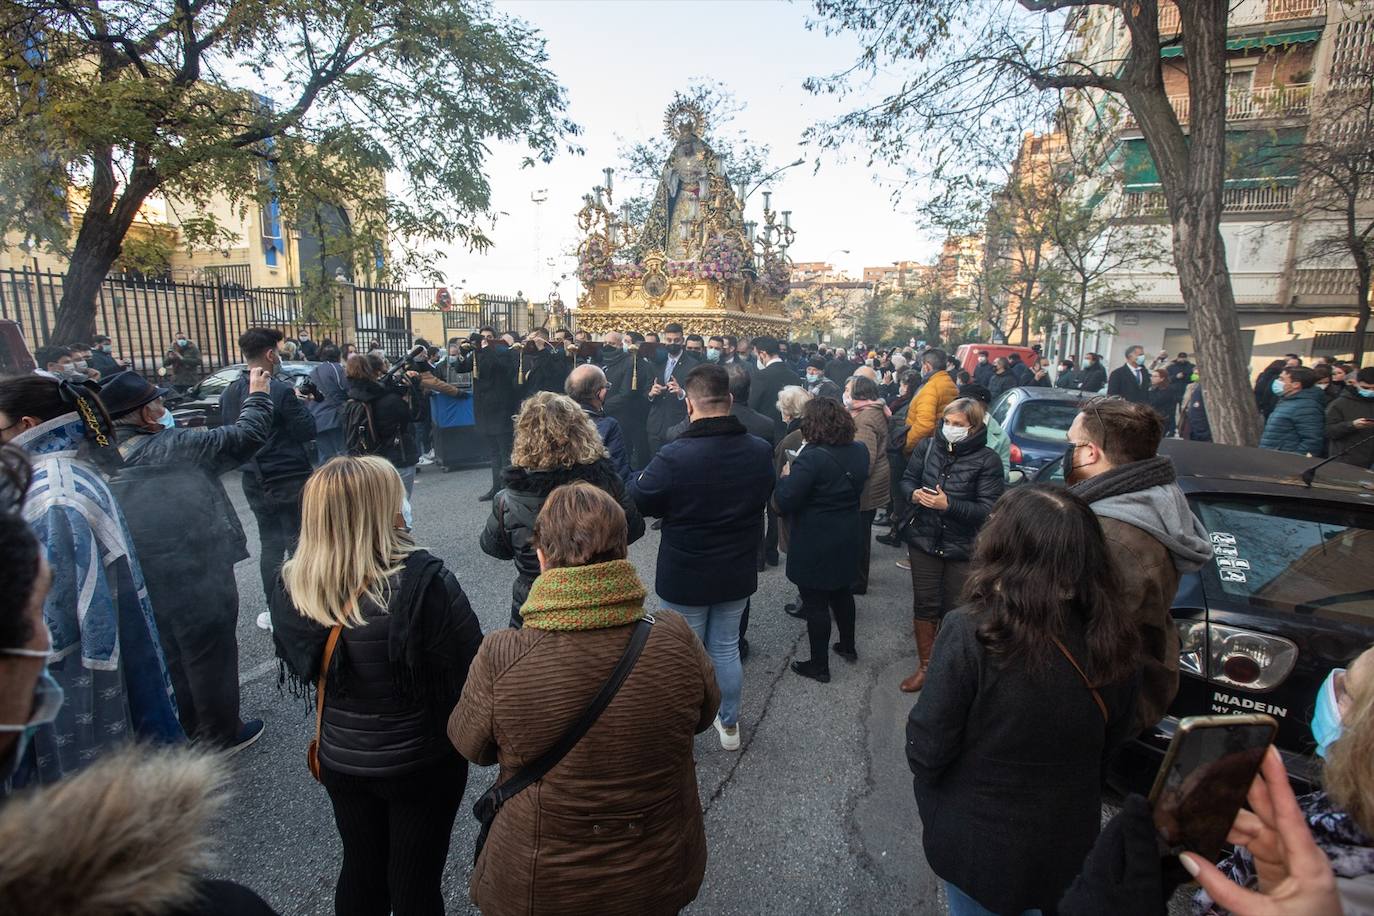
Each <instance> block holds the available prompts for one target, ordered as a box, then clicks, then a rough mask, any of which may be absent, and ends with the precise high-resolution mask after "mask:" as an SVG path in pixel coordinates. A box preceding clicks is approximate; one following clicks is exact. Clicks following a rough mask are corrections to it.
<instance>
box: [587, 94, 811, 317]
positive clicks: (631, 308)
mask: <svg viewBox="0 0 1374 916" xmlns="http://www.w3.org/2000/svg"><path fill="white" fill-rule="evenodd" d="M705 121H706V119H705V115H704V113H703V112H702V110H701V108H700V107H699V106H698V105H696V104H695V103H693V102H689V101H685V100H682V99H679V100H677V101H675V102H674V103H673V104H672V105H671V106H669V108H668V111H667V113H666V114H665V116H664V119H663V124H664V129H665V131H666V132H667V134H668V136H669V137H670V138H672V140H673V141H674V146H673V150H672V152H671V153H670V154H669V156H668V161H667V163H666V164H665V165H664V167H663V177H662V178H661V179H660V180H659V183H658V190H657V192H656V193H655V194H654V199H653V203H652V205H651V206H650V208H649V213H648V216H647V217H646V218H645V220H644V223H643V224H642V225H639V226H635V225H632V224H631V215H630V207H629V205H628V204H624V205H622V207H621V209H620V212H619V213H618V214H617V212H616V210H615V200H614V197H613V192H612V188H611V176H612V170H611V169H606V170H605V175H606V183H605V184H604V185H600V186H597V187H596V188H594V189H593V192H592V193H591V194H587V195H586V196H585V197H584V198H583V201H584V206H583V207H582V209H581V211H579V212H578V214H577V220H578V225H579V227H580V228H581V230H582V233H583V235H584V236H585V237H584V238H583V240H582V241H581V243H580V244H579V245H578V248H577V258H578V271H577V275H578V279H580V280H581V281H582V289H583V293H582V296H581V297H580V298H579V300H578V311H577V323H578V327H579V328H580V329H582V330H585V331H589V332H592V333H598V334H601V333H605V332H607V331H623V330H638V331H649V330H661V329H662V327H663V326H664V325H665V324H667V323H669V322H677V323H679V324H681V325H682V327H683V329H684V330H685V332H686V333H688V334H702V335H707V336H709V335H711V334H734V335H737V336H740V337H756V336H758V335H761V334H772V335H775V336H784V337H785V336H786V334H785V329H786V327H787V319H786V318H785V317H783V312H782V301H783V299H784V297H786V296H787V292H788V289H789V287H790V283H791V270H790V267H789V264H790V262H789V260H788V257H787V249H788V247H790V246H791V244H792V241H793V239H794V237H795V235H796V233H795V232H794V231H793V230H792V213H791V211H790V210H785V211H783V212H782V213H781V214H780V215H781V219H780V220H779V214H778V213H775V212H774V211H773V210H772V208H771V207H770V204H771V194H770V193H769V192H767V191H765V192H763V218H764V223H763V226H762V227H760V226H759V225H758V223H756V222H745V221H744V201H745V199H746V198H747V197H748V194H749V189H748V188H747V187H745V185H744V183H743V182H741V183H740V185H739V186H738V187H735V186H732V185H731V183H730V178H729V176H728V175H726V174H725V169H724V167H723V166H722V165H721V163H720V161H719V160H718V159H717V158H716V154H715V152H714V151H713V150H712V149H711V147H710V145H709V144H708V143H707V142H706V141H705V140H704V139H703V138H702V135H703V134H704V133H705V128H706V123H705Z"/></svg>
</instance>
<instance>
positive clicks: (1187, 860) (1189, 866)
mask: <svg viewBox="0 0 1374 916" xmlns="http://www.w3.org/2000/svg"><path fill="white" fill-rule="evenodd" d="M1178 860H1179V861H1180V862H1182V863H1183V870H1184V871H1186V872H1187V873H1188V874H1190V875H1192V876H1193V877H1194V878H1196V877H1197V873H1198V871H1200V869H1199V868H1198V867H1197V863H1196V862H1194V861H1193V857H1192V856H1190V855H1188V853H1186V852H1185V853H1180V854H1179V857H1178Z"/></svg>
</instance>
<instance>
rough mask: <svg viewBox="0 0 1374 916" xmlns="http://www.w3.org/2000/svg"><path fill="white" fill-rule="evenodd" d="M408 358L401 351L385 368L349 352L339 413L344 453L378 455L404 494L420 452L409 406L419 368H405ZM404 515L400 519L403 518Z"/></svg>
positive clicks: (416, 395) (411, 484)
mask: <svg viewBox="0 0 1374 916" xmlns="http://www.w3.org/2000/svg"><path fill="white" fill-rule="evenodd" d="M413 352H414V351H412V353H413ZM413 364H414V357H413V356H412V355H410V354H407V356H405V357H403V358H402V359H401V360H399V361H398V362H397V363H396V365H394V366H392V367H391V368H390V369H388V368H387V367H386V363H385V362H384V361H383V360H382V359H380V358H379V357H377V356H374V355H372V354H371V353H368V354H367V355H362V354H356V353H355V354H354V355H352V356H350V357H349V358H348V364H347V366H345V368H344V372H345V374H346V375H347V376H348V401H347V402H346V403H345V404H344V413H343V416H344V445H345V447H346V449H347V451H348V454H350V455H354V456H357V455H378V456H380V457H382V458H385V459H386V460H387V461H390V462H391V463H392V464H393V465H394V466H395V467H396V471H397V472H398V473H399V474H400V475H401V482H402V483H403V484H405V490H406V499H407V500H409V498H410V494H411V491H412V490H413V489H414V488H415V464H416V462H417V461H418V460H419V458H420V449H419V446H418V445H417V444H416V442H415V431H414V428H413V427H414V422H415V415H414V409H413V406H412V405H414V404H415V403H416V402H417V401H418V399H419V394H420V373H419V371H417V370H416V369H413V368H408V367H409V366H412V365H413ZM409 521H410V520H409V519H406V522H407V524H409Z"/></svg>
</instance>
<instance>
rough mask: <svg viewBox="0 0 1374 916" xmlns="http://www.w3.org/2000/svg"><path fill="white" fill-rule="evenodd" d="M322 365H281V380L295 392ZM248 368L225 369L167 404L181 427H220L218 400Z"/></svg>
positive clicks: (201, 381)
mask: <svg viewBox="0 0 1374 916" xmlns="http://www.w3.org/2000/svg"><path fill="white" fill-rule="evenodd" d="M318 365H319V363H312V362H306V361H304V360H300V361H293V362H286V363H282V364H281V369H280V370H279V371H278V373H277V377H278V378H282V377H285V379H286V380H288V381H290V382H291V384H292V385H294V386H295V387H296V388H300V387H301V384H302V383H303V382H305V381H307V380H309V378H310V371H311V370H312V369H314V368H315V367H316V366H318ZM247 368H248V367H247V366H246V365H244V364H243V363H235V364H234V365H232V366H225V367H224V368H223V369H220V370H219V371H217V372H214V373H212V374H210V375H207V376H206V377H205V378H203V379H201V380H200V382H199V384H197V385H195V386H194V387H192V388H191V390H189V391H187V392H186V394H185V396H184V397H181V398H177V399H175V400H172V401H170V402H169V403H168V407H169V408H170V409H171V411H172V416H173V417H175V418H176V421H177V425H178V426H219V425H220V424H221V423H222V422H223V421H222V420H221V419H220V414H219V399H220V396H221V395H222V394H224V389H226V388H228V387H229V383H230V382H232V381H233V380H234V379H236V378H238V377H239V376H240V375H242V374H243V371H244V370H245V369H247Z"/></svg>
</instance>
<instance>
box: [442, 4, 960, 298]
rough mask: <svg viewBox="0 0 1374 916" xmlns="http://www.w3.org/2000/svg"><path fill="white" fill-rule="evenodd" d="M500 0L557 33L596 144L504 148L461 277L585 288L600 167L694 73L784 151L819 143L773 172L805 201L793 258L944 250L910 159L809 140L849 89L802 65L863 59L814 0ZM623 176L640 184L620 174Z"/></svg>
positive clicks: (514, 286)
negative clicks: (923, 221) (830, 92)
mask: <svg viewBox="0 0 1374 916" xmlns="http://www.w3.org/2000/svg"><path fill="white" fill-rule="evenodd" d="M496 8H497V9H498V10H499V11H500V12H503V13H506V14H509V15H512V16H516V17H518V18H520V19H523V20H525V21H526V22H529V23H531V24H532V25H534V26H536V27H537V28H539V29H540V31H541V32H543V34H544V36H545V37H546V38H547V40H548V53H549V67H550V69H551V70H552V71H553V73H554V74H555V75H556V76H557V78H558V79H559V81H560V82H561V83H562V84H563V85H564V86H565V87H566V89H567V93H568V98H569V102H570V109H569V112H568V114H569V116H570V117H571V118H572V120H574V121H575V122H577V123H578V124H579V125H581V127H582V128H583V131H584V133H583V135H582V136H581V137H580V138H578V142H579V143H580V144H581V145H582V146H583V147H585V149H586V155H585V156H575V155H570V154H567V153H563V154H560V155H559V157H558V158H557V159H556V160H555V161H554V162H553V163H551V164H549V165H542V164H541V165H537V166H535V167H533V168H527V169H522V168H520V167H519V157H520V153H519V152H518V151H517V150H516V149H515V148H513V147H502V146H496V147H494V148H493V153H492V156H491V159H490V160H489V174H490V177H491V185H492V209H493V211H494V212H495V213H496V223H495V226H494V227H493V228H492V230H491V231H490V232H489V235H490V237H491V238H492V239H493V241H494V244H493V245H492V247H491V248H490V249H489V250H488V251H487V252H485V253H483V254H474V253H470V252H468V251H466V250H463V249H459V248H455V249H451V250H449V251H447V252H446V253H445V256H444V257H442V258H441V260H440V265H441V268H442V269H443V271H444V274H445V277H446V281H447V283H448V285H449V286H450V287H451V288H452V289H453V290H455V291H462V292H467V293H494V294H503V295H512V294H514V293H515V292H516V291H519V292H522V293H523V294H524V295H525V297H526V298H528V299H531V300H534V301H540V300H543V299H544V298H545V297H546V296H547V295H548V293H549V291H550V290H551V289H552V288H553V287H554V284H555V283H557V284H558V286H557V289H558V293H559V295H560V296H561V298H562V299H563V301H564V302H567V303H569V304H572V303H574V302H575V301H576V298H577V293H578V291H579V289H578V285H577V280H576V276H575V273H576V259H575V257H574V256H573V255H572V251H573V250H574V249H575V247H576V244H577V241H578V230H577V225H576V219H575V214H576V212H577V210H578V209H579V208H580V207H581V204H582V195H583V194H585V193H587V192H588V191H590V190H591V188H592V187H593V186H594V185H596V184H599V183H601V181H602V177H603V176H602V173H601V170H602V169H603V168H604V167H606V166H612V167H615V166H617V165H618V162H617V158H616V152H617V150H618V149H619V148H620V147H621V146H622V145H623V144H626V143H628V142H632V141H635V140H638V139H641V138H644V139H647V138H649V137H651V136H656V135H658V134H660V133H661V131H662V130H663V112H664V109H665V108H667V106H668V105H669V103H670V102H672V100H673V94H674V92H676V91H685V90H686V89H687V88H688V84H689V83H690V82H691V81H692V80H693V79H694V78H696V79H699V80H703V81H708V82H719V83H723V84H725V85H726V86H727V87H728V88H729V89H730V90H731V91H732V92H734V93H735V96H736V98H737V100H738V101H739V102H740V103H742V104H743V105H744V110H743V111H742V112H740V113H739V114H738V115H737V116H736V118H735V122H736V123H737V124H738V125H739V126H740V127H741V128H742V129H743V130H744V131H745V132H746V133H747V134H748V135H749V136H750V137H751V138H753V139H755V140H756V141H758V142H761V143H766V144H768V145H769V146H770V147H771V149H772V159H773V161H774V162H777V163H787V162H791V161H794V160H796V159H797V158H798V157H799V156H806V158H807V164H806V165H803V166H799V167H797V168H794V169H790V170H788V171H787V172H785V173H784V174H783V175H782V176H780V177H779V178H778V179H776V180H775V181H774V182H773V184H772V190H773V192H774V193H773V208H774V209H776V210H783V209H788V210H791V211H792V226H793V227H794V228H795V229H796V230H797V237H796V242H795V244H794V245H793V247H792V249H791V251H790V254H791V257H792V259H793V260H794V261H830V262H832V263H834V264H836V265H837V266H838V267H841V268H845V269H847V270H849V271H850V272H851V273H854V274H857V273H858V272H859V270H860V269H861V268H862V267H863V266H866V265H883V264H889V263H891V262H893V261H897V260H906V259H920V260H927V259H929V258H931V257H933V256H934V255H935V254H936V253H937V251H938V247H939V246H938V241H937V240H935V238H934V237H933V236H932V234H931V233H930V232H929V231H928V230H924V229H923V228H922V227H920V226H919V225H918V223H917V221H916V219H915V218H914V217H913V216H912V215H911V213H912V210H913V209H914V202H913V201H911V200H908V201H906V202H904V203H901V204H894V203H893V201H892V199H891V192H892V189H893V187H894V186H895V184H896V183H897V182H898V181H899V180H900V178H901V176H900V174H899V172H898V170H896V169H893V168H891V167H883V166H875V167H873V168H870V167H869V166H868V165H867V164H866V159H867V153H866V151H865V150H863V149H854V150H851V151H850V152H849V153H848V154H847V155H845V156H844V157H840V156H838V155H836V154H833V153H825V154H822V155H821V164H820V168H819V171H814V170H813V165H812V163H813V161H814V160H815V159H816V155H817V154H816V151H815V150H811V149H807V148H803V147H802V146H801V142H802V134H803V132H804V131H805V130H806V128H808V127H810V126H812V125H813V124H815V123H816V122H818V121H819V120H822V119H824V118H825V117H827V116H830V115H833V114H837V113H839V112H841V111H842V110H844V108H843V107H842V106H844V105H845V104H846V103H844V102H842V101H836V100H835V99H833V98H830V97H817V96H813V95H811V94H810V93H808V92H807V91H806V90H805V89H803V88H802V81H803V80H804V79H805V78H806V77H808V76H813V75H826V74H829V73H831V72H834V71H838V70H841V69H844V68H845V67H847V66H849V65H850V64H852V63H853V61H854V59H855V57H856V55H857V51H858V45H857V43H856V42H855V41H854V39H853V37H852V36H850V35H842V36H826V35H824V34H823V33H822V32H821V31H819V30H817V31H808V30H807V29H806V21H807V18H808V17H809V16H811V15H813V7H812V6H811V5H810V4H809V3H787V2H780V0H690V2H676V0H606V2H583V0H518V2H517V0H510V2H498V3H497V4H496ZM871 97H872V96H871V95H870V98H871ZM851 104H852V103H851ZM707 139H708V141H709V139H710V129H709V127H708V131H707ZM617 190H618V191H621V190H627V189H625V188H624V187H623V186H620V185H619V184H618V186H617ZM541 191H542V192H545V194H546V195H547V200H546V201H545V202H544V203H542V204H537V203H534V202H533V201H532V200H531V196H532V195H533V194H535V193H536V192H541ZM760 197H761V195H758V194H755V195H754V196H753V197H752V198H751V199H750V201H749V208H750V212H749V213H748V214H747V218H749V219H757V220H759V221H760V222H762V217H761V216H760V214H759V208H760V207H761V200H760ZM550 259H552V260H553V264H552V266H550V265H549V263H548V262H549V261H550ZM563 275H566V279H560V277H562V276H563Z"/></svg>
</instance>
